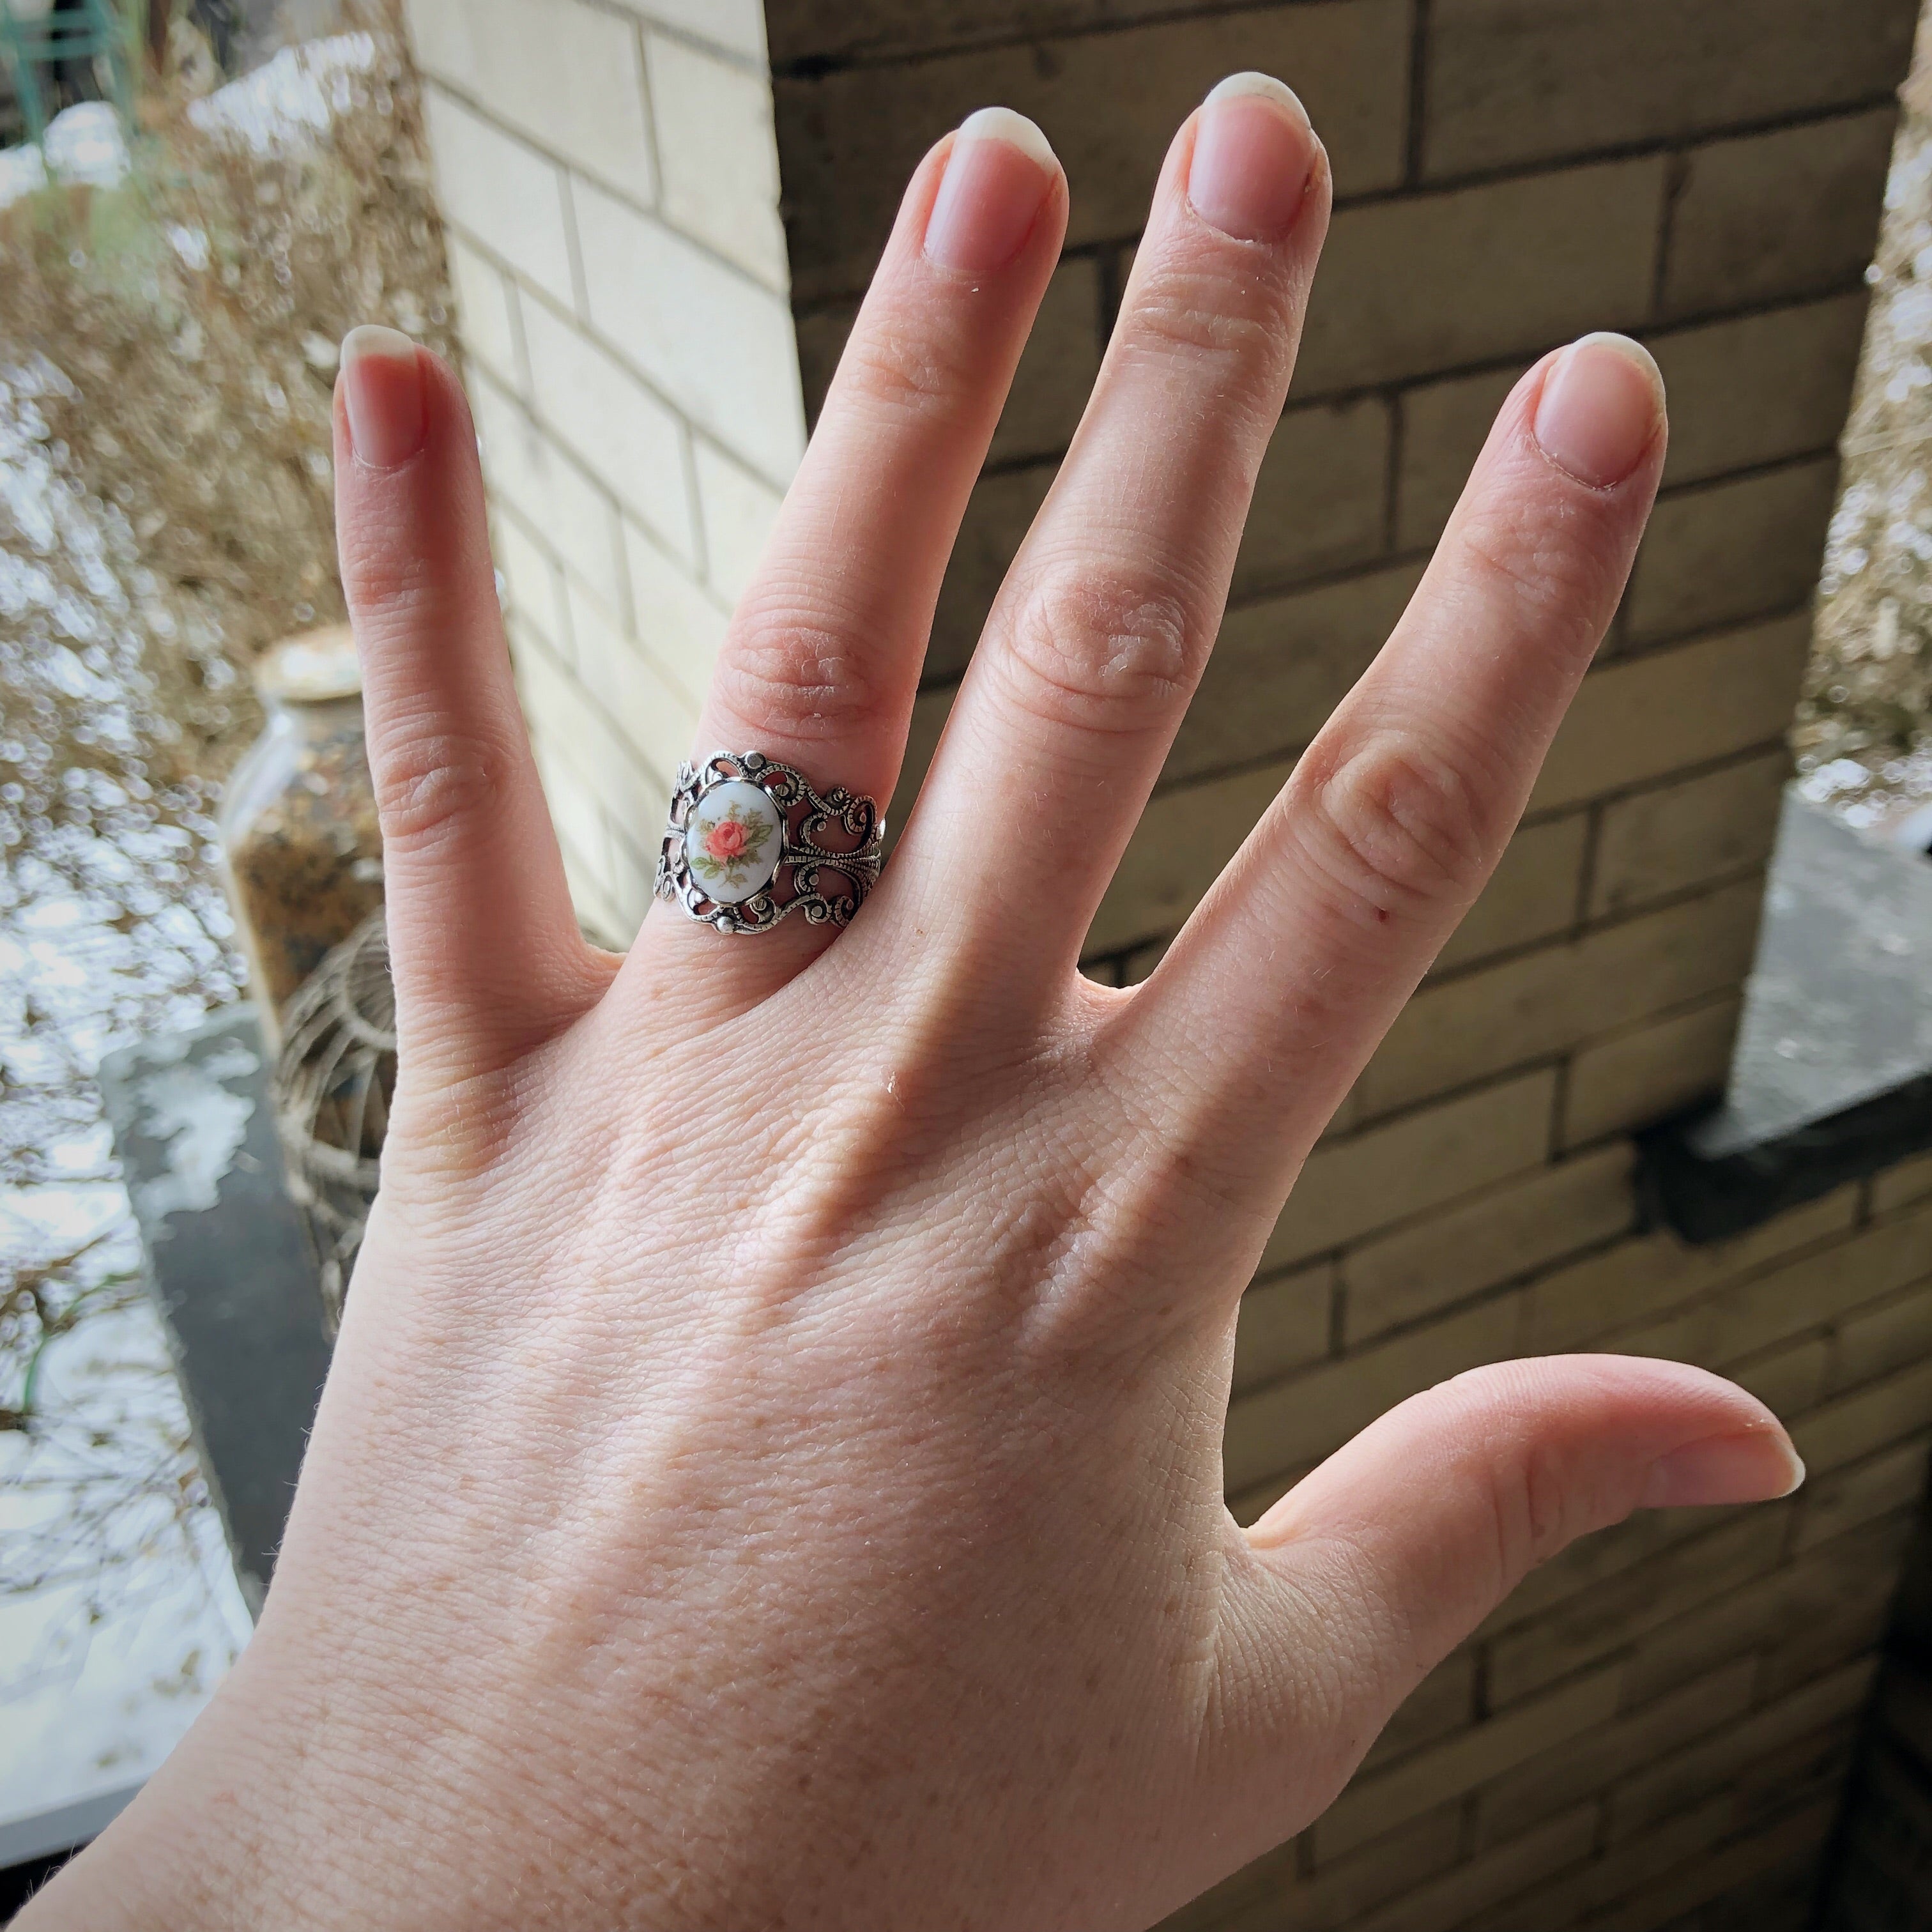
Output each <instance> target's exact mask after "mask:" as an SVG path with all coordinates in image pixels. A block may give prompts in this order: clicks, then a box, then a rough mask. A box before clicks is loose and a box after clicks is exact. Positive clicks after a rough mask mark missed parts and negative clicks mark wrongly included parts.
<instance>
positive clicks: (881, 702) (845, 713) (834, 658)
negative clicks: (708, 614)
mask: <svg viewBox="0 0 1932 1932" xmlns="http://www.w3.org/2000/svg"><path fill="white" fill-rule="evenodd" d="M892 655H894V654H892V653H890V652H877V651H876V650H874V649H871V648H868V647H867V646H864V645H862V644H860V643H857V642H856V641H855V640H854V639H853V636H852V634H851V633H850V631H849V630H847V628H844V626H842V625H838V624H835V623H828V622H826V621H825V620H824V619H823V618H822V617H816V616H813V615H811V614H809V613H805V612H802V611H800V610H796V609H795V608H784V609H779V608H772V607H769V606H766V607H758V606H757V605H755V604H754V605H751V606H750V607H741V608H740V610H739V618H738V621H737V622H736V623H735V624H734V625H733V627H732V632H731V635H730V639H729V640H728V641H727V643H726V645H725V646H724V650H723V651H722V652H721V654H720V655H719V657H718V666H717V669H716V670H715V672H714V673H713V674H712V676H713V691H714V694H715V696H716V697H717V698H718V700H719V701H720V702H721V703H722V704H723V705H724V707H725V708H726V709H727V710H728V711H730V712H731V713H732V714H733V715H735V716H736V717H738V718H742V719H743V720H744V721H745V723H746V724H749V725H751V726H752V727H754V728H755V729H759V730H772V731H778V732H783V733H787V734H789V735H790V736H793V737H796V738H801V739H808V740H810V739H834V738H839V737H846V736H864V735H865V734H868V733H871V732H873V731H874V730H878V729H880V728H881V727H884V726H885V725H886V724H889V723H890V722H891V721H892V720H893V719H894V718H895V717H896V715H897V713H898V709H899V706H900V704H901V691H900V688H899V683H900V680H899V679H897V678H895V677H893V676H890V675H889V671H888V663H889V659H890V658H891V657H892Z"/></svg>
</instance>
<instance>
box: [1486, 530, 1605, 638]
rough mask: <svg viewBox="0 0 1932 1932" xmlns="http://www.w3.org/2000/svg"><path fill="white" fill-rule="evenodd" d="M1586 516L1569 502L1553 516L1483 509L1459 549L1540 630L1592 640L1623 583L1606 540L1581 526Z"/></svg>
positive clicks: (1488, 581)
mask: <svg viewBox="0 0 1932 1932" xmlns="http://www.w3.org/2000/svg"><path fill="white" fill-rule="evenodd" d="M1588 514H1589V512H1588V511H1579V510H1577V509H1576V508H1569V509H1568V510H1566V511H1564V512H1563V513H1562V514H1560V515H1559V516H1558V517H1556V518H1555V519H1554V520H1550V519H1547V518H1543V517H1523V516H1522V515H1521V514H1515V515H1507V514H1500V513H1498V512H1496V511H1487V510H1479V511H1475V513H1473V514H1470V515H1469V517H1467V519H1466V521H1465V522H1464V523H1463V527H1462V529H1461V532H1460V544H1459V546H1458V547H1459V550H1460V554H1461V556H1462V557H1463V559H1464V561H1465V562H1466V565H1467V567H1468V568H1469V569H1470V570H1471V571H1472V572H1473V573H1474V574H1475V575H1476V576H1477V577H1479V578H1481V579H1482V580H1484V581H1485V582H1486V583H1487V584H1488V585H1489V586H1492V587H1494V588H1496V589H1500V590H1501V591H1502V592H1503V594H1504V595H1505V597H1506V598H1508V601H1510V602H1511V603H1513V604H1515V605H1516V606H1517V607H1518V608H1519V609H1520V610H1522V611H1523V613H1525V614H1526V616H1527V617H1528V618H1529V620H1530V621H1531V622H1532V623H1534V624H1535V625H1536V626H1537V627H1538V629H1539V630H1541V631H1544V633H1546V634H1547V633H1550V632H1552V631H1554V632H1555V633H1556V634H1557V635H1559V636H1560V637H1562V639H1563V640H1564V641H1565V643H1571V642H1577V643H1583V642H1585V641H1587V643H1589V645H1591V646H1594V645H1595V641H1596V637H1597V633H1598V628H1600V623H1601V619H1600V615H1599V613H1601V612H1604V610H1605V606H1606V600H1608V601H1609V602H1610V603H1614V601H1615V592H1616V587H1617V586H1616V581H1615V580H1613V577H1612V576H1611V574H1610V573H1611V569H1612V568H1613V566H1612V565H1611V564H1610V562H1609V561H1608V559H1607V558H1606V556H1604V552H1603V549H1602V547H1601V544H1599V543H1598V542H1597V541H1595V540H1594V538H1593V533H1592V532H1591V531H1590V530H1589V529H1586V528H1584V527H1583V521H1584V520H1585V518H1586V517H1587V516H1588Z"/></svg>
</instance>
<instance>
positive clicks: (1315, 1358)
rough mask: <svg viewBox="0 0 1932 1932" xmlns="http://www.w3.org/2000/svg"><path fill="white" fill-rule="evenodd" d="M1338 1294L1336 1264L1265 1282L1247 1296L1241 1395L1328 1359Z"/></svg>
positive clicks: (1238, 1334)
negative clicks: (1330, 1325) (1333, 1305)
mask: <svg viewBox="0 0 1932 1932" xmlns="http://www.w3.org/2000/svg"><path fill="white" fill-rule="evenodd" d="M1334 1294H1335V1266H1334V1263H1333V1262H1319V1263H1317V1264H1316V1266H1315V1267H1313V1268H1300V1269H1298V1270H1297V1271H1295V1273H1294V1274H1291V1275H1286V1276H1284V1277H1282V1278H1281V1279H1280V1280H1277V1281H1267V1282H1262V1283H1259V1284H1258V1285H1257V1286H1255V1287H1253V1288H1251V1289H1249V1290H1248V1292H1247V1294H1246V1295H1243V1296H1242V1298H1241V1320H1240V1323H1239V1325H1238V1327H1237V1328H1236V1329H1235V1385H1234V1386H1235V1394H1237V1395H1240V1394H1244V1393H1245V1392H1246V1391H1247V1390H1249V1389H1251V1388H1259V1387H1260V1386H1261V1385H1262V1383H1264V1382H1274V1381H1276V1380H1277V1379H1279V1378H1280V1377H1281V1376H1285V1375H1286V1374H1288V1373H1289V1372H1290V1370H1295V1369H1304V1368H1306V1367H1307V1366H1308V1365H1309V1364H1310V1363H1311V1362H1319V1361H1321V1360H1322V1358H1323V1357H1324V1356H1325V1355H1327V1354H1328V1319H1329V1311H1330V1306H1331V1303H1332V1302H1333V1301H1334Z"/></svg>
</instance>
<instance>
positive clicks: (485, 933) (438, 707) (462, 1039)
mask: <svg viewBox="0 0 1932 1932" xmlns="http://www.w3.org/2000/svg"><path fill="white" fill-rule="evenodd" d="M335 474H336V531H337V543H338V549H339V550H340V553H341V567H342V584H343V589H344V594H345V595H346V596H347V599H348V603H349V611H350V619H351V620H352V622H353V624H354V625H355V629H356V643H357V646H358V648H359V651H360V652H361V655H362V677H363V691H364V704H365V709H366V712H367V715H368V733H369V763H370V769H371V775H372V776H373V778H374V781H375V787H376V795H377V806H378V809H379V811H380V815H381V819H382V829H383V871H384V877H385V889H386V898H387V901H388V910H389V951H390V958H391V961H392V967H393V969H394V972H395V983H396V999H397V1010H398V1027H399V1030H400V1032H401V1039H402V1043H403V1049H404V1058H405V1064H406V1066H407V1065H408V1064H413V1062H415V1061H419V1059H420V1058H421V1056H422V1055H424V1054H425V1053H428V1054H430V1055H433V1056H434V1057H435V1058H437V1060H439V1061H441V1062H442V1063H443V1064H445V1065H446V1067H453V1068H455V1069H461V1070H478V1069H480V1068H482V1067H495V1066H499V1065H501V1064H505V1063H506V1062H507V1061H508V1060H509V1059H511V1058H514V1056H515V1055H516V1054H517V1053H518V1052H520V1051H522V1050H523V1049H525V1048H526V1047H527V1046H529V1045H531V1044H532V1043H534V1042H535V1040H538V1039H540V1038H541V1037H545V1036H546V1035H547V1034H549V1033H550V1032H553V1031H556V1029H557V1028H559V1027H560V1026H562V1025H565V1024H566V1023H567V1022H568V1021H569V1020H570V1019H572V1018H574V1016H576V1015H577V1013H580V1012H581V1011H582V1010H583V1008H584V1007H586V1006H587V1005H588V1004H589V1003H590V1001H592V999H594V998H595V994H596V990H597V986H598V980H599V977H600V970H601V969H600V968H598V965H597V964H596V962H595V959H594V957H593V956H592V954H591V953H590V952H589V949H588V947H586V946H585V944H583V940H582V939H581V938H580V935H579V934H578V932H577V926H576V922H575V920H574V917H573V916H572V914H571V904H570V895H569V890H568V886H566V884H565V880H564V874H563V864H562V858H561V856H560V855H559V852H558V849H557V843H556V833H555V832H554V831H553V829H552V827H551V825H550V814H549V811H548V809H547V807H546V805H545V804H544V797H543V792H542V788H541V785H540V784H539V783H538V778H537V772H536V766H535V760H534V759H533V757H532V754H531V751H530V745H529V734H528V733H527V731H526V729H525V727H524V724H523V712H522V710H521V708H520V706H519V705H518V703H517V694H516V688H515V684H514V679H513V677H512V675H511V668H510V660H509V654H508V649H507V648H506V646H505V642H504V637H503V626H502V613H501V611H500V610H499V607H498V605H497V601H496V578H495V574H494V572H493V569H492V568H491V565H490V541H489V534H488V530H487V525H486V522H485V519H484V499H483V479H482V475H481V470H480V469H479V467H478V462H477V456H476V434H475V430H474V428H472V425H471V422H470V417H469V406H468V404H466V402H465V401H464V400H463V392H462V390H461V389H460V387H459V386H458V383H457V380H456V378H455V376H454V375H453V374H452V373H451V371H449V368H447V367H446V365H444V364H443V363H442V362H440V361H439V360H438V359H437V358H436V357H435V356H432V355H431V353H429V352H428V350H425V349H422V348H420V347H418V346H417V345H416V344H415V343H413V342H412V341H410V339H409V338H407V336H405V335H400V334H398V332H396V331H395V330H394V329H375V328H365V329H355V330H353V331H352V332H350V335H349V337H348V338H347V341H345V342H344V344H343V348H342V374H341V381H340V383H338V388H337V392H336V407H335Z"/></svg>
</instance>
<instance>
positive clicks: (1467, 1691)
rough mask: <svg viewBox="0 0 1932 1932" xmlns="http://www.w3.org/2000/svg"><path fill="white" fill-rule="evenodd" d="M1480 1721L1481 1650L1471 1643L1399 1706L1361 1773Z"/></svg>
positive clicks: (1451, 1653) (1437, 1669) (1406, 1755)
mask: <svg viewBox="0 0 1932 1932" xmlns="http://www.w3.org/2000/svg"><path fill="white" fill-rule="evenodd" d="M1475 1721H1476V1653H1475V1651H1474V1650H1473V1649H1470V1648H1469V1647H1468V1646H1465V1647H1464V1648H1463V1649H1460V1650H1454V1651H1451V1652H1450V1653H1449V1655H1448V1656H1447V1657H1445V1658H1444V1659H1443V1660H1442V1662H1441V1663H1440V1664H1438V1665H1437V1666H1436V1668H1435V1669H1434V1670H1432V1671H1431V1672H1430V1673H1429V1675H1428V1676H1427V1677H1425V1678H1424V1679H1423V1680H1422V1682H1421V1683H1420V1684H1418V1685H1417V1686H1416V1687H1415V1689H1414V1690H1413V1691H1411V1692H1410V1693H1409V1695H1408V1696H1407V1697H1406V1698H1404V1699H1403V1701H1402V1703H1400V1704H1399V1705H1398V1706H1397V1707H1396V1712H1395V1715H1394V1717H1392V1718H1390V1720H1389V1721H1388V1723H1387V1724H1385V1725H1384V1726H1383V1727H1382V1735H1381V1736H1379V1737H1378V1738H1377V1739H1376V1741H1375V1742H1374V1743H1373V1745H1370V1747H1369V1751H1368V1755H1367V1757H1364V1759H1363V1760H1362V1764H1361V1771H1360V1772H1358V1773H1357V1775H1358V1776H1361V1775H1373V1773H1374V1772H1377V1771H1379V1770H1380V1769H1382V1766H1385V1765H1388V1764H1393V1763H1395V1762H1396V1760H1397V1759H1398V1758H1405V1757H1408V1756H1409V1754H1410V1753H1411V1752H1412V1751H1421V1750H1422V1749H1424V1748H1425V1747H1426V1746H1427V1745H1433V1744H1438V1743H1439V1742H1441V1741H1442V1739H1445V1738H1447V1737H1453V1736H1454V1735H1455V1734H1456V1733H1457V1732H1458V1731H1463V1730H1468V1729H1469V1727H1470V1726H1471V1725H1472V1724H1474V1723H1475Z"/></svg>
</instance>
